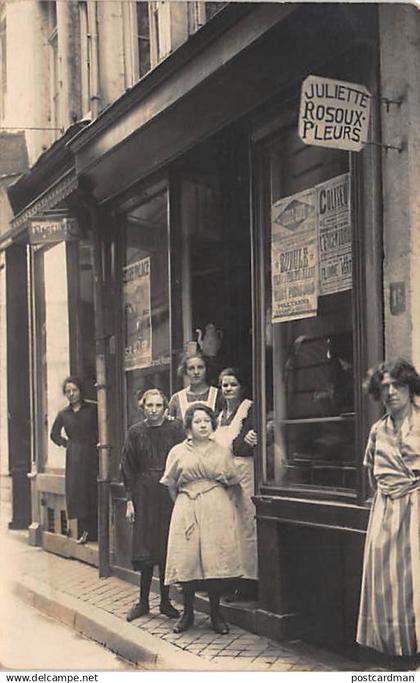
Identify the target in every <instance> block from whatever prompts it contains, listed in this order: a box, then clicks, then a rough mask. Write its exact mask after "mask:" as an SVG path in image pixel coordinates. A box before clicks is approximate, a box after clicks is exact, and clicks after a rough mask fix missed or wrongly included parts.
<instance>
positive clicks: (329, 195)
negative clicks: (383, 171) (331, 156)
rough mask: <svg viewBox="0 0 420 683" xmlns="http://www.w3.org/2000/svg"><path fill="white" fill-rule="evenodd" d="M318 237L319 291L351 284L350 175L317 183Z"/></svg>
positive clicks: (334, 289)
mask: <svg viewBox="0 0 420 683" xmlns="http://www.w3.org/2000/svg"><path fill="white" fill-rule="evenodd" d="M315 189H316V194H317V210H318V211H317V213H318V239H319V294H320V296H322V295H324V294H334V293H335V292H342V291H344V290H345V289H351V286H352V253H351V244H352V236H351V221H350V176H349V174H348V173H345V174H344V175H340V176H337V177H336V178H331V179H330V180H328V181H327V182H325V183H322V184H320V185H317V186H316V188H315Z"/></svg>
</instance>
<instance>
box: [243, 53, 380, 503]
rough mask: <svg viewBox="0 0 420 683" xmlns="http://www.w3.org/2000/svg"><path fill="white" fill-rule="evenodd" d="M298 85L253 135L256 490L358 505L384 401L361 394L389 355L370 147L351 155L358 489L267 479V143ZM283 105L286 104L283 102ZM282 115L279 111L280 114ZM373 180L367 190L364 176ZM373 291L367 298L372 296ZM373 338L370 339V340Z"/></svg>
mask: <svg viewBox="0 0 420 683" xmlns="http://www.w3.org/2000/svg"><path fill="white" fill-rule="evenodd" d="M377 74H378V72H377V63H376V60H375V59H374V58H372V68H371V71H370V73H369V76H370V79H369V80H370V82H371V83H372V86H371V92H373V93H375V92H376V91H377V87H378V86H377V83H378V77H377ZM296 92H297V85H295V87H294V88H291V89H290V91H288V92H287V93H286V96H285V95H283V97H282V99H281V100H280V99H279V100H278V104H277V106H276V105H275V104H274V106H273V107H272V108H271V107H268V108H267V109H268V111H267V112H266V114H263V115H262V116H261V117H260V118H259V119H255V120H254V122H253V124H252V125H251V133H250V141H251V145H250V175H251V247H252V273H253V282H254V286H253V329H254V354H253V375H254V377H253V383H254V400H255V404H256V407H257V410H256V423H257V430H258V434H259V435H260V438H259V444H258V447H257V457H256V460H257V462H256V466H255V470H256V491H257V495H258V494H260V495H268V496H279V497H283V498H284V497H287V498H296V497H298V498H301V499H314V498H317V499H320V500H341V501H344V502H348V503H350V502H351V503H357V504H359V505H361V504H363V502H364V501H365V500H366V499H367V497H368V496H369V495H370V493H369V486H368V483H367V477H366V473H365V472H363V466H362V460H363V453H364V448H365V443H366V439H367V435H368V432H369V428H370V426H371V424H372V423H373V422H374V421H375V420H377V419H378V417H379V415H380V406H378V405H373V403H372V401H370V400H369V399H368V398H367V397H366V396H365V395H364V394H363V393H362V380H363V377H364V375H365V373H366V370H367V369H368V368H369V367H370V366H371V365H373V364H374V363H377V362H379V360H381V359H382V357H383V349H384V340H383V310H382V308H383V301H382V297H383V295H382V239H381V202H380V197H381V183H380V163H381V157H380V150H378V148H377V147H376V146H375V145H367V146H366V147H365V149H364V151H363V152H361V153H355V152H352V153H349V173H350V183H351V188H352V189H351V215H352V227H353V230H352V253H353V263H354V266H353V297H352V299H353V358H354V373H353V375H354V390H355V397H354V402H355V406H354V410H355V445H354V448H355V463H356V487H355V489H353V490H351V489H337V488H334V487H328V486H314V485H305V484H297V483H294V484H289V485H281V484H278V483H274V482H273V483H267V480H266V447H267V432H266V424H265V415H266V413H267V402H266V358H265V356H266V346H265V305H264V303H265V281H264V278H265V273H264V268H265V263H264V249H265V245H264V183H266V182H270V178H269V177H268V176H269V172H268V173H267V168H266V165H265V163H264V162H265V160H264V148H265V147H266V146H267V145H268V144H269V143H270V142H272V141H273V140H274V139H275V138H276V137H277V132H278V131H279V129H280V128H281V127H282V125H284V123H285V118H286V117H287V113H286V112H287V107H288V105H290V104H291V102H292V101H293V100H296V102H297V95H296ZM377 102H378V100H373V101H372V115H371V130H370V139H373V140H374V139H377V137H378V130H379V111H378V104H377ZM283 106H284V107H285V108H284V109H282V107H283ZM279 112H280V113H279ZM368 177H369V178H372V182H371V183H369V184H368V186H367V187H366V183H364V179H365V178H368ZM367 292H369V299H368V297H367ZM368 340H369V342H368Z"/></svg>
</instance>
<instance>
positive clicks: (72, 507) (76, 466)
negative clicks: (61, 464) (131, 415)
mask: <svg viewBox="0 0 420 683" xmlns="http://www.w3.org/2000/svg"><path fill="white" fill-rule="evenodd" d="M63 394H64V395H65V396H66V398H67V400H68V402H69V404H68V406H66V408H63V410H60V412H59V413H58V414H57V417H56V418H55V420H54V424H53V426H52V428H51V434H50V438H51V440H52V441H53V442H54V443H55V444H57V446H62V447H63V448H65V449H66V479H65V487H66V507H67V517H68V518H69V519H77V520H78V535H79V538H78V541H77V542H78V543H86V542H87V540H88V538H89V540H92V541H95V540H96V539H97V535H98V531H97V476H98V451H97V443H98V417H97V411H96V404H95V403H90V402H88V401H85V400H84V398H83V386H82V382H81V380H80V379H79V378H78V377H67V378H66V379H65V380H64V382H63ZM63 431H64V435H63Z"/></svg>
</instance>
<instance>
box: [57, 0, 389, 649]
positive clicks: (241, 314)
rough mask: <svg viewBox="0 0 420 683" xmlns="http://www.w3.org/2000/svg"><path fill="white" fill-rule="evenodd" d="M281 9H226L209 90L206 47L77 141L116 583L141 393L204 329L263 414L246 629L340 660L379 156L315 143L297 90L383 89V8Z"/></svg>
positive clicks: (351, 618) (356, 516) (373, 308)
mask: <svg viewBox="0 0 420 683" xmlns="http://www.w3.org/2000/svg"><path fill="white" fill-rule="evenodd" d="M289 9H290V8H289ZM286 10H287V8H284V7H280V6H278V5H275V6H274V7H269V6H268V5H264V6H262V7H261V8H260V7H258V8H257V7H253V9H252V12H250V13H247V12H246V11H245V10H244V14H243V15H242V16H241V17H240V19H238V18H237V19H238V20H237V22H236V23H235V24H233V25H230V26H228V25H227V24H226V25H223V24H222V19H223V20H224V21H226V19H225V18H222V16H221V17H220V24H219V29H220V35H218V36H215V35H214V34H213V35H212V36H211V41H210V34H209V33H208V34H206V33H205V32H203V34H202V40H203V44H202V45H200V46H199V50H200V64H203V63H206V65H207V70H206V76H205V77H204V76H203V72H202V71H200V69H201V67H200V66H199V65H198V61H197V70H196V71H194V69H193V67H194V64H195V62H194V59H192V57H193V54H192V53H193V52H194V50H195V49H196V48H197V50H198V47H197V46H196V45H195V44H194V43H191V44H189V45H186V46H183V47H182V48H180V50H179V51H178V54H174V55H173V58H174V61H173V68H174V70H173V71H171V70H170V69H169V64H170V61H168V63H167V64H162V65H161V67H162V78H161V79H160V81H158V80H156V83H152V79H153V78H155V77H156V79H157V74H156V73H155V74H151V79H150V81H149V83H150V88H149V89H148V88H147V87H146V85H147V84H146V80H145V82H144V84H142V83H140V84H139V90H138V94H137V95H136V93H135V92H133V93H131V94H130V97H131V102H130V103H129V104H130V106H129V105H128V104H127V103H126V105H125V106H124V107H122V105H121V103H118V102H117V103H116V104H115V106H114V108H110V110H109V111H108V112H106V113H105V114H104V116H103V117H102V119H101V118H100V119H99V122H98V126H97V127H96V129H95V128H94V127H92V129H91V130H89V129H88V130H87V131H85V132H84V133H82V134H81V135H79V136H78V137H76V138H75V139H74V141H73V142H72V143H71V145H70V146H71V147H72V149H73V152H74V154H75V158H76V168H77V170H78V173H79V174H80V175H81V177H82V178H84V179H87V181H88V182H89V183H90V184H91V187H92V193H93V195H94V198H95V200H96V201H97V203H98V218H97V225H98V226H100V230H99V233H100V240H101V242H102V245H103V254H104V261H103V267H104V274H105V277H104V291H103V300H104V302H105V305H104V320H105V330H104V337H105V338H106V339H107V340H108V342H107V352H106V353H107V378H106V386H107V405H108V412H107V415H108V428H109V435H108V440H109V442H110V444H112V448H111V450H110V455H109V473H110V476H109V488H110V520H111V524H110V549H109V550H110V553H109V563H110V568H111V571H115V572H117V573H119V574H120V575H122V576H127V577H129V576H130V574H129V569H130V529H129V526H128V524H127V522H126V520H125V503H126V500H125V494H124V490H123V487H122V485H121V483H120V481H119V460H120V452H121V447H122V443H123V439H124V435H125V432H126V429H127V428H128V426H129V425H130V424H132V423H133V422H134V421H135V420H136V419H138V412H137V401H136V396H137V394H138V392H141V391H143V390H144V389H145V388H147V387H150V386H156V385H157V386H160V387H161V388H162V389H163V390H164V391H165V392H166V393H167V394H171V393H173V392H174V391H175V390H177V389H179V388H180V387H181V386H182V381H183V380H182V378H181V377H179V376H178V375H177V366H178V362H179V358H180V355H181V353H182V352H183V351H184V350H186V349H188V348H192V346H194V348H198V347H199V346H200V344H201V345H203V340H204V344H205V340H206V335H209V336H208V337H207V339H211V340H212V343H211V344H210V346H208V347H207V351H208V350H209V349H210V352H208V353H207V355H208V358H209V362H210V374H211V377H210V379H211V380H212V381H213V382H215V381H216V380H217V375H218V372H219V371H220V369H221V368H223V367H225V366H228V365H235V366H240V367H241V368H242V370H243V371H244V372H245V374H248V378H249V382H248V389H249V392H250V395H252V396H253V398H254V401H255V406H256V415H257V428H258V435H259V444H258V448H257V449H256V457H255V467H256V475H257V477H256V480H257V486H256V491H255V504H256V514H257V522H258V548H259V602H258V605H257V606H256V605H253V606H252V619H251V622H250V623H251V627H252V628H253V629H254V630H257V631H258V632H261V633H265V634H268V635H270V636H273V635H274V636H275V637H278V638H284V637H293V636H299V637H305V638H307V639H308V640H310V641H312V642H315V643H320V644H322V645H323V646H329V647H332V648H335V649H341V650H342V649H343V648H346V647H347V646H351V644H352V643H353V642H354V629H355V618H356V610H357V602H358V595H359V583H360V574H361V564H362V550H363V543H364V535H365V530H366V525H367V518H368V513H369V504H368V502H367V499H368V497H369V493H368V490H367V484H366V481H365V479H364V475H363V472H362V466H361V461H362V453H363V444H364V441H365V438H366V434H367V430H368V427H369V425H370V424H371V422H372V421H373V420H374V419H375V417H376V413H375V408H374V407H372V405H370V404H368V403H367V402H366V400H365V398H364V397H363V395H362V391H361V384H362V378H363V375H364V373H365V371H366V369H367V368H368V367H369V366H370V365H372V364H374V363H375V362H376V361H378V360H379V359H380V358H381V357H382V355H383V321H382V279H381V278H382V273H381V262H380V260H381V258H380V254H381V239H382V233H381V216H380V209H379V207H380V205H381V187H380V182H379V177H380V173H381V166H380V154H379V152H378V149H377V147H375V146H374V145H366V146H365V147H364V149H363V151H360V152H349V151H347V150H345V149H339V148H338V149H337V148H335V147H334V146H331V147H329V148H326V147H318V146H316V145H306V144H304V142H302V140H301V138H300V137H299V135H298V118H299V97H300V90H301V86H302V83H303V81H304V80H305V78H306V77H307V76H308V74H311V73H315V74H318V75H322V76H324V77H327V78H330V79H338V80H340V81H343V82H348V83H353V84H360V86H361V87H363V88H366V89H367V90H368V91H369V93H372V94H376V95H378V93H379V92H380V84H379V81H378V64H377V49H378V28H377V13H376V9H375V8H374V7H372V6H369V7H366V8H365V7H364V8H360V7H357V8H350V7H348V8H344V7H341V6H338V5H334V6H333V7H331V8H329V9H327V8H326V7H323V8H322V13H321V12H320V11H319V10H318V8H316V7H315V6H310V7H305V8H293V10H290V11H286ZM241 11H242V10H241ZM326 13H327V14H328V17H326ZM257 15H258V17H257ZM226 16H228V15H227V14H226V15H225V17H226ZM257 18H258V22H256V19H257ZM251 19H252V21H251ZM214 26H215V25H214ZM214 26H213V28H214ZM256 26H257V27H258V28H256ZM203 36H204V37H203ZM206 36H207V37H206ZM321 36H322V39H321ZM207 38H208V39H209V42H208V43H205V42H204V41H205V40H207ZM218 41H224V50H225V54H226V55H228V56H229V58H226V59H225V61H224V62H223V64H219V63H217V60H216V59H215V55H219V54H220V53H219V52H218V49H220V45H221V42H220V44H219V43H218ZM301 41H304V43H305V50H304V51H299V50H298V49H297V45H298V44H300V42H301ZM183 50H184V52H185V55H183ZM189 50H190V51H191V53H189V55H188V56H189V57H190V58H191V59H190V60H189V61H186V62H185V63H184V65H183V66H182V68H181V66H179V71H177V70H176V67H177V66H178V62H177V63H176V64H175V62H176V60H180V62H181V61H182V57H183V56H185V57H186V54H187V51H189ZM197 55H198V52H197V54H194V57H195V58H197V59H198V57H197ZM279 65H281V68H280V66H279ZM165 69H168V71H165V78H166V79H167V80H166V81H165V78H163V74H164V70H165ZM245 73H246V74H247V78H246V79H244V77H243V74H245ZM181 75H183V76H184V78H181ZM198 78H200V80H199V81H197V79H198ZM175 81H176V83H177V85H178V91H177V92H178V97H177V100H176V102H175V103H174V102H173V93H174V90H173V89H171V88H172V87H175V86H174V83H175ZM192 86H194V87H192ZM142 88H143V90H142ZM141 92H143V95H144V96H143V98H141V97H140V94H141ZM169 100H171V101H169ZM165 101H166V106H163V105H162V102H165ZM215 103H217V106H216V105H215ZM377 103H378V101H377V99H375V98H374V99H372V107H371V118H370V128H369V136H370V139H372V140H375V139H378V138H379V133H378V130H379V128H378V126H379V123H378V111H377V109H378V107H377ZM159 106H161V107H162V109H161V110H160V111H158V110H157V109H158V107H159ZM146 109H147V111H149V112H150V111H154V112H155V116H151V117H150V118H149V120H148V124H147V126H142V125H139V122H141V121H142V120H143V117H144V115H145V111H146ZM108 131H113V135H110V134H109V132H108ZM111 141H112V142H111ZM203 349H204V350H206V347H205V346H204V347H203Z"/></svg>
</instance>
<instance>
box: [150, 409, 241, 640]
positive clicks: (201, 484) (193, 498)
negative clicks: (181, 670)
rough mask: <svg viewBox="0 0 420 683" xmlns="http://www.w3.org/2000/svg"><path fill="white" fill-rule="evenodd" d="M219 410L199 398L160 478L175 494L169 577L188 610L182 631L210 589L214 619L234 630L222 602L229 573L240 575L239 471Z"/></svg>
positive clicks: (178, 627) (221, 628) (216, 625)
mask: <svg viewBox="0 0 420 683" xmlns="http://www.w3.org/2000/svg"><path fill="white" fill-rule="evenodd" d="M216 426H217V422H216V417H215V414H214V412H213V411H212V410H211V408H209V407H208V406H207V405H205V404H203V403H197V404H194V405H192V406H190V408H188V410H187V412H186V415H185V429H186V432H187V435H188V438H187V439H186V441H184V442H182V443H180V444H178V445H177V446H174V448H172V450H171V451H170V453H169V455H168V458H167V461H166V469H165V473H164V475H163V477H162V479H161V480H160V481H161V484H164V485H165V486H167V487H168V489H169V492H170V494H171V497H172V498H173V499H174V501H175V504H174V509H173V513H172V518H171V524H170V529H169V539H168V551H167V560H166V570H165V583H166V584H168V585H170V584H174V583H180V584H181V585H182V588H183V593H184V611H183V614H182V616H181V617H180V619H179V620H178V621H177V623H176V624H175V626H174V631H175V632H176V633H182V632H183V631H186V630H187V629H188V628H190V627H191V626H192V624H193V623H194V606H193V602H194V592H195V590H199V589H201V590H203V589H204V590H207V591H208V594H209V602H210V617H211V625H212V628H213V630H214V631H216V633H220V634H221V635H224V634H226V633H228V632H229V627H228V624H227V623H226V622H225V620H224V618H223V616H222V614H221V612H220V608H219V601H220V596H221V594H222V592H224V587H225V581H226V579H227V580H229V581H231V580H232V579H234V578H236V577H238V576H241V575H242V574H243V570H242V567H241V558H240V551H239V540H238V527H237V515H236V509H235V505H234V503H233V502H232V500H231V496H230V493H229V492H230V490H231V488H232V487H234V486H235V485H236V484H237V483H238V476H237V473H236V469H235V466H234V464H233V461H232V458H231V456H230V454H229V452H228V451H227V450H226V449H224V448H222V447H221V446H220V445H219V444H217V443H216V442H215V441H214V438H213V432H214V430H215V428H216Z"/></svg>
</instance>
